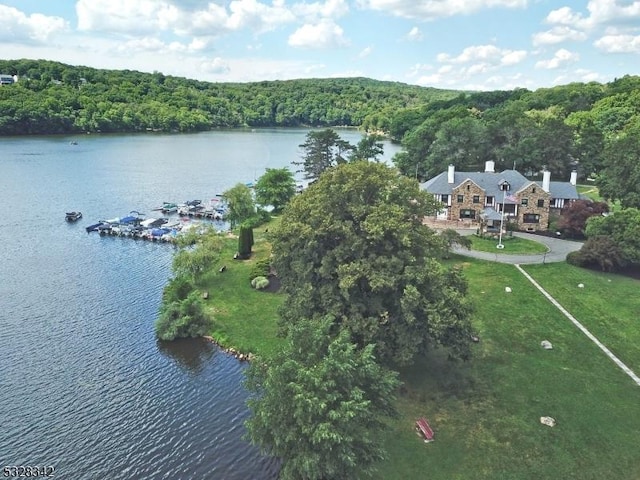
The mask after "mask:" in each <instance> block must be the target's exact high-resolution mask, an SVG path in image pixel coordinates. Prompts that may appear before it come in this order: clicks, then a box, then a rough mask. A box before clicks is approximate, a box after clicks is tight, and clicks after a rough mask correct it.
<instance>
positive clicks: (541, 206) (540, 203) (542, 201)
mask: <svg viewBox="0 0 640 480" xmlns="http://www.w3.org/2000/svg"><path fill="white" fill-rule="evenodd" d="M538 208H544V198H539V199H538Z"/></svg>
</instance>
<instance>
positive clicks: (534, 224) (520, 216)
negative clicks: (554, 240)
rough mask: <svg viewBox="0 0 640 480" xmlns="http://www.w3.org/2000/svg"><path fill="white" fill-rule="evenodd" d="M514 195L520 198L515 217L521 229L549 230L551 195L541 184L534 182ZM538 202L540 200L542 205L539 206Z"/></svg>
mask: <svg viewBox="0 0 640 480" xmlns="http://www.w3.org/2000/svg"><path fill="white" fill-rule="evenodd" d="M514 196H515V197H516V198H517V199H518V206H517V207H516V219H515V221H516V223H517V224H518V227H519V228H520V229H521V230H529V231H538V230H547V228H548V227H549V202H550V201H551V195H549V193H547V192H545V191H544V190H543V189H542V188H541V187H540V185H537V184H535V183H532V184H529V185H527V186H526V187H524V188H523V189H521V190H519V191H518V192H516V194H515V195H514ZM523 202H525V203H526V205H525V204H523ZM538 202H540V206H538V205H539V203H538Z"/></svg>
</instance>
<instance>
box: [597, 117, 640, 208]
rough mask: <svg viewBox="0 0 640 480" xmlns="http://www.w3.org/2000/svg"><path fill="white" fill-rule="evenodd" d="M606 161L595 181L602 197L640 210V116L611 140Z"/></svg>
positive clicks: (605, 153) (604, 156)
mask: <svg viewBox="0 0 640 480" xmlns="http://www.w3.org/2000/svg"><path fill="white" fill-rule="evenodd" d="M603 159H604V162H603V163H604V169H603V170H602V171H601V173H600V175H599V176H598V178H597V179H596V185H597V186H598V188H599V189H600V195H602V196H603V197H604V198H605V199H607V200H620V203H621V205H622V206H623V207H634V208H640V161H638V160H639V159H640V117H638V119H637V120H636V122H635V123H634V124H632V125H631V126H629V127H628V128H627V129H626V130H625V131H624V132H622V133H621V134H620V135H618V136H617V137H615V138H613V139H611V140H610V141H609V143H608V144H607V146H606V148H605V150H604V154H603Z"/></svg>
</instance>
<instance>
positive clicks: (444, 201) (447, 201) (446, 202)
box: [440, 194, 449, 205]
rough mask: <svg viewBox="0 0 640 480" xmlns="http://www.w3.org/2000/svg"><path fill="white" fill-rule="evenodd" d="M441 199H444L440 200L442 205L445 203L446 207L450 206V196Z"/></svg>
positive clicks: (443, 196)
mask: <svg viewBox="0 0 640 480" xmlns="http://www.w3.org/2000/svg"><path fill="white" fill-rule="evenodd" d="M440 198H441V199H442V200H440V201H441V202H442V203H444V204H445V205H448V204H449V195H446V194H445V195H442V196H441V197H440Z"/></svg>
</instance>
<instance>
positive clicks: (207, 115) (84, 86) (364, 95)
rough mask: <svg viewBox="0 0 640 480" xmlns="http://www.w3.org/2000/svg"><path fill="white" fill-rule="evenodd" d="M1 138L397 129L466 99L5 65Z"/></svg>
mask: <svg viewBox="0 0 640 480" xmlns="http://www.w3.org/2000/svg"><path fill="white" fill-rule="evenodd" d="M0 73H1V74H7V75H17V76H18V77H19V81H18V82H17V83H15V84H13V85H5V86H2V87H1V88H0V134H1V135H21V134H43V133H70V132H136V131H147V130H153V131H166V132H171V131H177V132H188V131H199V130H209V129H211V128H217V127H242V126H248V127H267V126H279V127H293V126H356V127H362V128H364V129H370V130H379V131H380V130H382V131H386V130H388V129H389V125H390V122H391V118H392V117H393V115H394V114H395V112H397V111H398V110H400V109H404V108H410V107H417V106H419V105H424V104H426V103H429V102H431V101H434V100H439V99H448V98H452V97H454V96H455V95H457V94H458V92H453V91H446V90H438V89H434V88H424V87H418V86H412V85H406V84H402V83H395V82H381V81H376V80H370V79H366V78H342V79H309V80H287V81H271V82H258V83H211V82H201V81H196V80H189V79H186V78H178V77H171V76H165V75H163V74H162V73H153V74H150V73H141V72H136V71H130V70H122V71H120V70H98V69H94V68H88V67H76V66H70V65H65V64H62V63H58V62H51V61H45V60H0Z"/></svg>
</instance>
